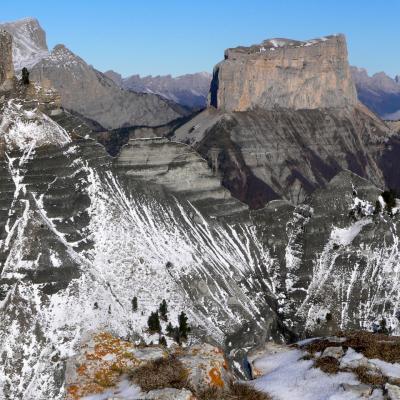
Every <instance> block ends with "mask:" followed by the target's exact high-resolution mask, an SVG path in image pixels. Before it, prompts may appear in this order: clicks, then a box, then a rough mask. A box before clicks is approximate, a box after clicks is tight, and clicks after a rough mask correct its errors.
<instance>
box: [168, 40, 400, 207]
mask: <svg viewBox="0 0 400 400" xmlns="http://www.w3.org/2000/svg"><path fill="white" fill-rule="evenodd" d="M389 131H390V130H389V128H388V127H387V126H386V125H385V124H384V123H383V122H382V121H380V120H379V119H378V118H377V117H376V116H375V115H374V114H373V113H371V112H370V111H369V110H368V109H367V108H366V107H364V106H363V105H362V104H361V103H358V102H357V99H356V93H355V88H354V85H353V83H352V80H351V75H350V69H349V65H348V62H347V50H346V42H345V39H344V37H343V36H342V35H338V36H328V37H326V38H322V39H318V40H311V41H308V42H298V41H293V40H286V39H272V40H266V41H264V42H263V43H262V44H261V45H257V46H252V47H248V48H247V47H246V48H245V47H238V48H235V49H228V50H227V51H226V52H225V60H224V61H222V62H221V63H220V64H218V65H217V66H216V67H215V71H214V77H213V82H212V84H211V90H210V107H209V109H208V110H205V111H203V112H202V113H200V114H199V115H197V116H196V117H195V118H193V119H192V120H190V121H189V122H187V123H186V124H184V125H183V126H181V127H179V128H178V129H176V130H175V132H174V135H173V139H174V140H176V141H181V142H184V143H188V144H191V145H192V146H194V147H195V148H196V150H197V151H198V152H199V153H200V154H201V155H202V156H203V157H204V158H205V159H206V160H207V161H208V163H209V165H210V166H211V167H212V168H213V170H214V172H215V174H216V175H218V176H220V177H221V180H222V183H223V185H224V186H225V187H226V188H228V189H229V190H230V191H231V193H232V194H233V195H234V196H235V197H236V198H238V199H240V200H241V201H243V202H245V203H247V204H249V205H250V206H251V207H252V208H259V207H262V206H263V205H265V203H266V202H267V201H269V200H273V199H279V198H284V199H287V200H290V201H291V202H293V203H294V204H297V203H300V202H302V201H303V200H304V199H305V198H306V197H307V196H308V195H309V194H310V193H312V192H313V191H314V190H315V189H316V188H318V187H322V186H324V185H326V183H327V182H329V180H330V179H332V178H333V177H334V176H335V175H336V174H337V173H338V172H339V171H341V170H345V169H348V170H351V171H353V172H355V173H356V174H358V175H360V176H363V177H365V178H367V179H369V180H371V181H372V182H373V183H375V184H376V185H378V186H381V187H384V186H385V185H386V184H388V183H389V179H387V177H388V176H389V175H390V170H391V167H390V166H389V164H390V163H391V161H390V162H388V163H386V164H385V166H384V165H383V163H382V162H381V159H382V157H383V155H384V154H386V153H385V152H386V149H388V148H389V146H386V145H385V141H387V140H388V139H389V136H390V132H389ZM386 159H392V157H391V155H386V156H385V160H386ZM392 181H393V178H392V177H390V182H392ZM395 187H397V186H395ZM399 187H400V186H399Z"/></svg>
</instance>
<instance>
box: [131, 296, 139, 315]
mask: <svg viewBox="0 0 400 400" xmlns="http://www.w3.org/2000/svg"><path fill="white" fill-rule="evenodd" d="M137 309H138V302H137V297H136V296H135V297H134V298H133V299H132V311H133V312H135V311H137Z"/></svg>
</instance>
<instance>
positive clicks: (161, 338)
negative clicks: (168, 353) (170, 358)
mask: <svg viewBox="0 0 400 400" xmlns="http://www.w3.org/2000/svg"><path fill="white" fill-rule="evenodd" d="M158 344H159V345H161V346H164V347H167V339H165V337H164V336H160V338H159V339H158Z"/></svg>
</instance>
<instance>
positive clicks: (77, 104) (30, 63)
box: [0, 18, 400, 128]
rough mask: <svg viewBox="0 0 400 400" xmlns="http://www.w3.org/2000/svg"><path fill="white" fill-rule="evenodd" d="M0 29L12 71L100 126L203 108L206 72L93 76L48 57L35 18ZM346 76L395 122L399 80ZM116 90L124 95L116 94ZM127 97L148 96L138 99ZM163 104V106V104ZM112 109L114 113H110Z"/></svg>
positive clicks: (399, 110) (399, 112) (356, 73)
mask: <svg viewBox="0 0 400 400" xmlns="http://www.w3.org/2000/svg"><path fill="white" fill-rule="evenodd" d="M0 28H3V29H5V30H6V31H8V32H9V33H10V34H11V35H12V36H13V40H14V46H13V60H14V68H15V70H16V71H17V72H18V71H20V70H21V69H22V68H23V67H24V66H25V67H27V68H28V69H32V77H34V79H36V80H39V81H40V82H41V83H42V84H43V80H46V79H47V80H50V82H51V84H52V86H54V87H55V88H57V89H58V90H59V91H60V93H61V96H62V98H63V99H66V100H65V101H64V103H65V106H66V107H67V108H69V109H72V110H73V111H76V112H78V113H80V114H82V115H83V116H85V117H87V118H90V119H92V120H94V121H96V122H98V123H100V124H101V125H103V126H104V127H107V128H119V127H123V126H129V125H148V124H149V121H148V120H147V119H146V118H142V116H143V115H144V114H147V115H149V114H148V113H143V112H142V111H141V109H142V106H143V107H145V108H147V111H149V110H150V109H152V110H156V112H155V113H152V114H153V115H152V122H153V123H154V122H155V123H157V124H159V125H162V124H164V123H167V122H168V121H170V120H173V119H174V118H178V117H180V116H181V115H185V114H186V112H185V110H183V109H180V108H179V107H178V108H177V107H176V106H175V105H174V103H176V104H178V105H180V106H183V107H185V108H186V109H189V110H200V109H202V108H205V107H206V105H207V96H208V93H209V90H210V83H211V79H212V74H211V73H209V72H199V73H193V74H186V75H182V76H177V77H172V76H171V75H164V76H151V75H149V76H143V77H141V76H139V75H131V76H128V77H125V78H123V77H122V76H121V74H119V73H118V72H115V71H107V72H105V73H101V72H100V71H97V70H96V69H94V68H93V67H91V66H89V65H87V64H86V63H85V61H84V60H82V59H81V58H79V57H78V56H76V55H75V54H73V53H72V52H71V51H70V50H68V49H66V48H65V47H60V46H56V48H55V49H54V50H53V51H52V52H51V53H50V52H49V49H48V47H47V43H46V33H45V31H44V30H43V29H42V28H41V26H40V24H39V22H38V21H37V20H36V19H35V18H25V19H22V20H19V21H15V22H10V23H4V24H0ZM61 54H63V57H61ZM65 57H66V58H67V59H68V62H66V59H65ZM72 59H74V61H75V62H74V63H73V64H74V65H75V69H71V67H72V64H71V62H70V61H71V60H72ZM78 66H79V68H78ZM67 67H68V68H67ZM76 68H77V69H76ZM351 73H352V77H353V81H354V83H355V85H356V89H357V94H358V98H359V100H360V101H361V102H362V103H363V104H365V105H366V106H367V107H368V108H369V109H371V110H372V111H374V112H375V113H376V114H377V115H379V116H380V117H381V118H383V119H387V120H398V119H400V76H396V77H395V78H391V77H389V76H388V75H386V74H385V73H384V72H379V73H376V74H374V75H372V76H369V75H368V73H367V71H366V70H365V69H363V68H357V67H351ZM76 76H80V77H81V78H82V77H83V76H85V82H86V83H85V84H86V86H87V90H85V93H86V95H87V96H88V94H89V96H88V97H86V98H85V99H83V98H75V95H74V94H76V93H78V92H80V91H77V90H74V91H72V90H70V89H71V88H72V87H75V86H74V85H75V84H77V82H78V81H77V80H76V79H75V78H76ZM81 78H80V80H82V79H81ZM71 85H72V86H71ZM121 88H122V89H124V90H123V91H121V90H120V89H121ZM75 89H76V88H75ZM132 92H136V93H145V94H150V95H152V96H150V97H138V96H135V95H133V94H132ZM154 95H156V96H154ZM160 97H161V98H162V99H160ZM163 99H167V100H168V102H167V103H165V102H164V101H163ZM142 103H143V104H142ZM132 104H133V105H134V106H132ZM139 104H140V107H138V105H139ZM116 105H117V106H118V113H116V112H115V111H114V108H115V107H116ZM154 106H155V107H154ZM132 107H133V108H132ZM157 110H163V112H162V113H160V112H159V111H157ZM117 114H118V115H117ZM161 115H163V116H161ZM160 116H161V117H160Z"/></svg>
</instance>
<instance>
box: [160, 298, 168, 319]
mask: <svg viewBox="0 0 400 400" xmlns="http://www.w3.org/2000/svg"><path fill="white" fill-rule="evenodd" d="M158 310H159V311H160V317H161V319H162V320H164V321H168V316H167V314H168V307H167V302H166V301H165V299H164V300H163V301H162V302H161V304H160V307H159V309H158Z"/></svg>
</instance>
